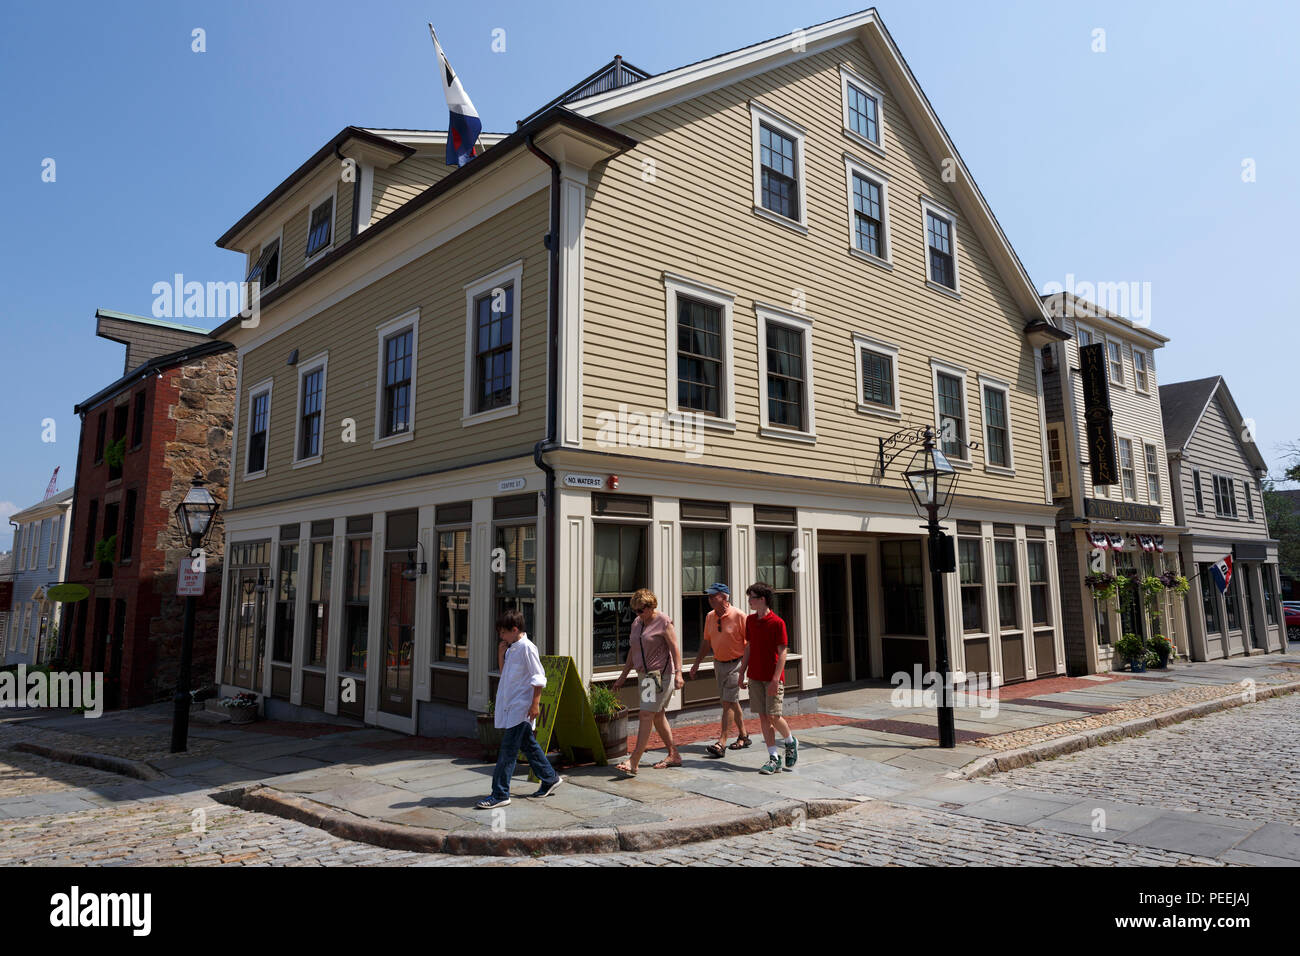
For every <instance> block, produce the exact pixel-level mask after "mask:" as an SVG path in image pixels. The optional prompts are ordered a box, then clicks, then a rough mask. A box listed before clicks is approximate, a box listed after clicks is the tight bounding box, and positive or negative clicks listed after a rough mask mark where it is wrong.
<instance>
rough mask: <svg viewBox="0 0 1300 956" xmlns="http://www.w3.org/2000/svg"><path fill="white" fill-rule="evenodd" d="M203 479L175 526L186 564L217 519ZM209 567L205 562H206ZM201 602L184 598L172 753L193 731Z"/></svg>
mask: <svg viewBox="0 0 1300 956" xmlns="http://www.w3.org/2000/svg"><path fill="white" fill-rule="evenodd" d="M205 483H206V482H204V480H203V476H202V475H201V474H197V473H196V474H195V475H194V478H193V480H192V481H191V482H190V490H189V491H187V492H186V493H185V498H184V499H183V500H182V501H181V503H180V504H178V505H177V506H176V512H175V514H176V523H177V524H178V525H179V526H180V530H181V534H182V535H184V536H185V537H186V540H187V541H188V542H189V548H188V549H187V550H186V553H185V560H187V559H189V558H190V557H192V556H193V554H194V552H195V551H196V550H198V549H199V548H201V547H202V546H203V539H204V538H206V537H207V536H208V531H210V530H211V528H212V519H213V518H215V517H216V515H217V502H216V499H214V498H213V497H212V493H211V492H210V491H208V489H207V488H205V487H203V486H204V484H205ZM205 566H206V562H205ZM197 601H198V598H197V597H195V596H194V595H193V594H189V595H186V597H185V621H184V626H183V630H182V633H181V660H180V673H179V674H177V676H176V697H175V701H174V704H175V706H174V709H173V712H172V747H171V752H172V753H181V752H183V751H184V750H185V749H186V740H187V738H188V736H189V730H190V661H191V659H192V657H193V650H194V608H195V604H196V602H197Z"/></svg>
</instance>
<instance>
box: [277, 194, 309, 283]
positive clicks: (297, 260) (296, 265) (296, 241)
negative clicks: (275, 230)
mask: <svg viewBox="0 0 1300 956" xmlns="http://www.w3.org/2000/svg"><path fill="white" fill-rule="evenodd" d="M313 201H314V200H313ZM308 208H309V207H308V206H301V207H299V209H298V210H297V211H296V212H294V214H293V215H291V216H289V218H287V219H286V220H285V221H284V245H283V246H282V247H281V249H280V281H281V282H287V281H288V280H289V279H292V278H293V277H294V276H296V275H297V274H298V273H299V272H302V266H303V263H304V262H306V261H307V225H308V223H307V210H308Z"/></svg>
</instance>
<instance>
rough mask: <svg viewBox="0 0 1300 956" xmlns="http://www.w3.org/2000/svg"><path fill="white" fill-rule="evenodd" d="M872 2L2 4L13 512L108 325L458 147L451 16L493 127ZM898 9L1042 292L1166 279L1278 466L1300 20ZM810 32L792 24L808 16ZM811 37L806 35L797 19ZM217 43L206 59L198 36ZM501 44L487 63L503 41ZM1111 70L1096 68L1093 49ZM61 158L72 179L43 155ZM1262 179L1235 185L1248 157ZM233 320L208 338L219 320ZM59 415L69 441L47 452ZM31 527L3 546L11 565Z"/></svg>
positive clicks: (1236, 14) (34, 482)
mask: <svg viewBox="0 0 1300 956" xmlns="http://www.w3.org/2000/svg"><path fill="white" fill-rule="evenodd" d="M856 9H860V7H859V6H858V4H857V3H856V2H854V0H806V2H804V3H801V4H798V5H795V6H794V7H791V6H790V5H789V4H785V3H776V2H772V0H743V2H739V0H725V2H709V3H707V4H706V3H700V2H698V0H695V2H682V0H661V2H657V3H654V4H643V3H627V4H611V3H609V2H608V0H600V2H586V0H584V2H566V0H556V2H554V3H549V4H537V3H522V2H519V3H503V2H492V0H487V2H480V3H473V4H463V3H441V4H439V3H416V2H407V0H383V2H379V3H369V4H357V3H352V2H348V3H343V2H337V0H313V2H310V3H307V2H298V0H294V2H283V0H274V2H268V0H263V2H260V3H250V2H174V0H173V2H137V3H133V4H131V5H129V6H127V5H117V4H113V5H110V4H104V3H99V2H96V3H59V2H45V3H40V4H34V3H33V4H17V3H7V4H5V5H4V9H3V12H0V80H2V81H3V82H0V101H2V103H3V107H2V108H0V142H2V143H3V144H4V148H3V149H0V182H3V183H4V186H5V188H4V190H3V200H4V202H3V208H4V209H5V212H6V214H7V215H6V220H7V228H5V229H3V230H0V263H2V265H0V279H3V282H2V283H0V330H3V333H4V335H3V340H4V342H5V348H3V349H0V381H3V383H4V385H3V389H4V390H3V397H4V405H3V414H0V447H2V448H4V449H5V450H6V454H4V455H3V457H2V458H0V518H3V517H6V516H7V515H8V514H10V513H12V511H13V510H15V507H18V508H21V507H25V506H27V505H29V504H32V503H34V502H35V501H38V500H39V499H40V498H41V496H42V493H43V492H44V489H45V486H46V484H47V482H48V481H49V477H50V473H51V472H52V471H53V470H54V467H55V466H56V465H62V466H63V470H62V471H61V473H60V487H61V488H66V487H68V486H69V485H70V484H71V482H72V480H73V474H72V472H73V468H74V460H75V456H76V448H77V432H78V427H79V423H78V421H77V419H76V416H74V415H73V412H72V408H73V406H74V405H75V404H76V403H77V402H78V401H80V400H82V399H84V398H86V397H88V396H89V395H91V394H92V393H93V392H95V391H96V390H98V389H99V388H100V387H102V386H103V385H106V384H108V383H109V382H111V381H112V380H114V379H115V378H117V377H118V376H119V375H120V374H121V371H122V363H123V358H124V356H123V347H122V346H120V345H117V344H115V343H111V342H107V341H104V340H102V339H97V338H96V337H95V335H94V312H95V309H96V308H101V307H102V308H108V309H115V310H120V311H124V312H134V313H139V314H146V315H147V314H149V313H150V310H151V307H152V303H153V294H152V291H151V290H152V286H153V284H154V283H155V282H158V281H169V280H170V279H171V276H172V275H173V274H174V273H177V272H179V273H182V274H183V275H184V276H185V277H186V279H197V280H199V281H201V282H206V281H209V280H229V279H238V278H242V276H241V275H239V273H240V271H241V266H242V260H241V257H239V256H237V255H235V254H233V253H228V252H223V251H222V250H219V249H217V248H216V246H215V245H214V244H213V243H214V240H215V239H216V238H217V237H218V236H219V235H221V233H223V232H224V231H225V230H226V229H227V228H228V227H229V226H230V225H231V224H233V223H234V222H235V221H236V220H237V219H238V218H239V217H240V216H241V215H243V214H244V213H245V212H246V211H247V210H248V209H249V208H250V207H251V206H252V205H253V204H254V203H255V202H256V201H257V200H259V199H260V198H261V197H262V196H264V195H265V194H266V193H267V192H268V191H269V190H270V189H271V188H272V187H273V186H274V185H275V184H276V183H278V182H279V181H280V180H281V179H283V178H284V176H286V175H287V174H288V173H289V172H291V171H292V170H293V169H295V168H296V167H297V166H298V165H299V164H300V163H301V162H302V161H303V160H304V159H306V158H307V157H308V156H309V155H310V154H311V153H313V152H314V151H315V150H316V149H318V148H319V147H320V146H321V145H322V144H323V143H325V142H326V141H327V140H328V139H329V138H330V137H331V136H333V134H335V133H336V132H338V131H339V130H340V129H341V128H342V127H343V126H345V125H348V124H350V123H351V124H356V125H359V126H375V127H415V128H440V127H442V126H443V125H445V123H446V117H447V111H446V107H445V105H444V102H443V100H442V92H441V88H440V87H439V84H438V80H437V76H436V74H435V72H434V68H433V64H434V58H433V52H432V44H430V42H429V37H428V31H427V29H426V28H425V25H424V24H425V22H426V21H428V20H433V21H434V24H435V26H436V27H437V29H438V36H439V38H440V39H441V40H442V43H443V46H444V48H445V49H446V51H447V55H448V56H449V57H450V58H451V62H452V64H453V65H454V66H455V67H456V69H457V71H458V72H459V73H460V75H461V78H462V80H463V81H464V83H465V86H466V88H467V89H468V91H469V94H470V96H471V97H472V98H473V100H474V103H475V106H476V107H477V108H478V111H479V114H480V115H481V116H482V117H483V121H484V128H485V129H488V130H493V131H502V132H508V131H510V130H512V129H514V126H515V122H516V121H517V120H518V119H520V118H522V117H523V116H525V115H526V114H527V113H529V112H531V111H532V110H533V109H535V108H536V107H538V106H540V105H541V104H542V103H543V102H544V101H545V100H547V99H549V98H550V97H552V96H554V95H555V94H557V93H559V92H560V91H561V90H563V89H565V88H566V87H568V86H569V85H571V84H573V83H574V82H576V81H577V80H578V79H580V78H581V77H582V76H584V75H586V74H587V73H588V72H590V71H591V70H593V69H595V68H596V67H597V66H599V65H601V64H602V63H604V62H606V61H607V60H609V59H610V58H612V57H613V55H614V54H616V53H621V54H622V55H623V56H624V57H625V58H627V60H628V61H629V62H631V63H634V64H636V65H637V66H639V67H641V68H643V69H646V70H649V71H651V72H660V71H663V70H667V69H671V68H673V67H676V66H680V65H682V64H684V63H689V62H691V61H694V60H697V59H702V58H705V57H708V56H711V55H713V54H716V53H720V52H723V51H726V50H731V49H735V48H737V47H740V46H745V45H747V44H750V43H753V42H757V41H759V40H763V39H766V38H768V37H771V36H776V35H779V34H782V33H785V32H788V31H790V30H792V29H794V28H797V27H801V26H808V25H811V24H814V23H818V22H821V21H823V20H829V19H833V18H835V17H838V16H842V15H844V14H847V13H851V12H854V11H855V10H856ZM878 9H879V11H880V13H881V16H882V18H883V19H884V22H885V24H886V25H887V26H888V27H889V29H890V32H891V33H892V34H893V35H894V38H895V40H896V41H897V42H898V44H899V46H900V47H901V49H902V51H903V54H904V56H905V57H906V58H907V60H908V62H909V63H910V65H911V67H912V70H913V72H914V73H915V74H916V76H917V78H918V79H919V81H920V83H921V86H922V87H923V89H924V90H925V91H926V94H927V95H928V96H929V98H930V101H931V103H932V104H933V105H934V107H935V109H936V111H937V112H938V114H939V116H940V118H941V119H942V120H943V122H944V125H945V126H946V127H947V129H948V132H949V134H950V135H951V136H952V138H953V141H954V142H955V143H956V144H957V148H958V149H959V150H960V151H961V154H962V156H963V158H964V159H965V161H966V163H967V165H968V166H969V167H970V169H971V171H972V173H973V174H974V176H975V178H976V180H977V182H978V183H979V184H980V187H981V189H982V190H983V192H984V194H985V196H986V197H987V199H988V201H989V203H990V205H991V206H992V208H993V210H994V212H995V214H996V215H997V217H998V219H999V221H1000V222H1001V224H1002V227H1003V229H1004V230H1005V231H1006V233H1007V235H1008V236H1009V238H1010V240H1011V242H1012V245H1013V246H1014V247H1015V249H1016V251H1017V252H1018V253H1019V255H1020V258H1021V259H1022V261H1023V262H1024V263H1025V266H1026V268H1027V269H1028V270H1029V274H1030V276H1031V277H1032V278H1033V280H1034V282H1035V284H1036V285H1038V286H1039V288H1040V289H1041V288H1042V287H1043V286H1045V285H1046V284H1047V283H1049V282H1058V283H1062V284H1063V283H1065V282H1066V277H1067V275H1073V276H1074V277H1075V279H1076V281H1080V280H1087V281H1103V282H1126V283H1127V282H1136V283H1138V284H1139V286H1140V285H1141V284H1142V283H1150V288H1151V297H1150V304H1151V315H1150V318H1151V322H1152V326H1153V327H1154V328H1155V329H1156V330H1158V331H1160V332H1162V333H1164V334H1165V335H1168V336H1169V337H1170V338H1171V339H1172V340H1173V341H1172V342H1171V343H1170V345H1169V346H1168V347H1167V348H1165V349H1163V350H1162V351H1161V352H1160V353H1158V354H1157V356H1156V366H1157V372H1158V375H1159V377H1160V379H1161V380H1162V381H1164V382H1172V381H1181V380H1184V379H1189V378H1200V377H1204V376H1207V375H1213V374H1222V375H1224V376H1225V377H1226V378H1227V381H1228V383H1229V386H1230V387H1231V389H1232V392H1233V395H1234V396H1235V397H1236V399H1237V402H1238V404H1239V405H1240V406H1241V408H1242V410H1243V412H1244V414H1246V415H1248V416H1251V417H1253V418H1254V419H1255V422H1256V426H1257V435H1258V439H1259V442H1260V447H1261V451H1262V452H1263V453H1264V456H1265V458H1266V459H1267V460H1268V461H1269V463H1270V465H1272V466H1273V468H1274V470H1275V471H1280V465H1281V463H1282V456H1281V455H1280V454H1279V451H1278V448H1277V446H1278V445H1279V444H1280V443H1282V442H1285V441H1295V440H1297V439H1300V424H1297V422H1296V416H1295V411H1296V408H1297V404H1298V403H1297V401H1296V392H1297V388H1296V384H1295V383H1296V380H1297V377H1298V375H1300V363H1297V349H1296V345H1297V343H1298V342H1300V336H1297V334H1296V332H1295V331H1294V329H1295V327H1296V311H1297V307H1296V304H1295V298H1294V295H1293V294H1292V282H1291V281H1290V280H1287V279H1286V278H1285V277H1286V276H1288V275H1292V276H1293V275H1294V274H1295V271H1296V266H1295V261H1296V253H1295V250H1294V249H1293V248H1291V247H1289V245H1288V244H1289V242H1290V241H1291V240H1292V237H1293V234H1294V231H1295V227H1294V223H1295V222H1296V220H1297V218H1300V189H1298V188H1297V185H1298V183H1297V180H1300V163H1297V161H1296V157H1297V156H1300V124H1297V122H1296V116H1297V111H1296V105H1295V97H1296V94H1297V92H1300V82H1297V80H1298V79H1300V69H1298V68H1297V66H1296V57H1295V56H1294V51H1293V49H1292V48H1291V43H1292V39H1293V38H1294V37H1295V36H1296V35H1297V34H1298V33H1300V5H1296V4H1294V3H1290V2H1256V3H1250V4H1238V5H1233V6H1231V7H1225V6H1223V5H1222V4H1210V3H1195V2H1178V3H1173V2H1132V0H1129V2H1122V3H1099V2H1092V0H1086V2H1084V0H1081V2H1053V3H1036V2H1021V3H1013V2H998V0H987V2H980V3H970V2H949V0H884V2H881V3H880V4H879V5H878ZM792 11H793V13H792ZM792 16H793V17H794V19H792ZM195 28H201V29H203V30H204V31H205V34H206V37H205V39H206V52H203V53H196V52H193V51H192V50H191V45H192V42H193V41H192V31H193V30H194V29H195ZM498 28H500V29H503V30H504V31H505V46H506V49H505V51H504V52H493V50H492V40H493V31H494V30H495V29H498ZM1097 29H1101V30H1104V31H1105V52H1094V51H1093V46H1094V45H1095V41H1094V31H1095V30H1097ZM46 158H51V159H53V160H54V161H55V181H54V182H43V181H42V168H43V167H42V163H43V160H45V159H46ZM1246 159H1251V160H1253V161H1254V163H1255V170H1256V180H1255V181H1254V182H1243V181H1242V163H1243V160H1246ZM206 324H209V325H214V324H215V323H206ZM47 418H53V419H54V420H55V423H56V435H55V437H56V440H55V441H54V442H52V443H50V442H43V441H42V424H41V423H42V420H43V419H47ZM10 538H11V535H10V530H9V527H8V525H7V524H4V525H3V526H0V548H7V547H9V542H10Z"/></svg>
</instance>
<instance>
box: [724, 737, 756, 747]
mask: <svg viewBox="0 0 1300 956" xmlns="http://www.w3.org/2000/svg"><path fill="white" fill-rule="evenodd" d="M750 743H752V741H751V740H750V739H749V734H741V735H740V736H739V737H737V738H736V742H735V743H733V744H732V745H731V746H730V747H728V748H727V749H728V750H744V749H745V748H746V747H748V746H749V745H750Z"/></svg>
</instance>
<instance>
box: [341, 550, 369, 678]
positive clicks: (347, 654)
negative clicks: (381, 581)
mask: <svg viewBox="0 0 1300 956" xmlns="http://www.w3.org/2000/svg"><path fill="white" fill-rule="evenodd" d="M343 605H344V621H343V630H344V633H343V660H342V662H341V666H342V668H343V670H345V671H351V672H354V673H358V674H364V673H365V672H366V645H367V643H368V641H369V636H370V635H369V630H370V538H369V536H367V537H364V538H349V539H348V542H347V583H346V585H345V587H344V597H343Z"/></svg>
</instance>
